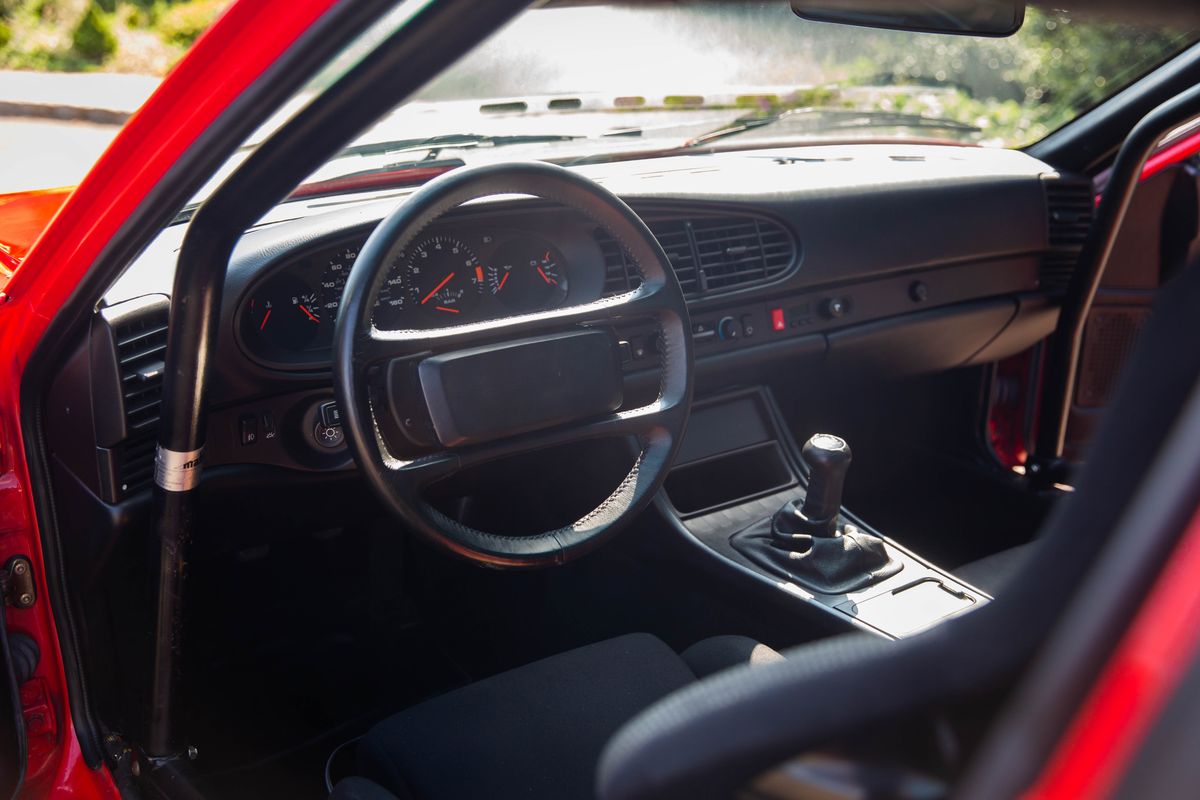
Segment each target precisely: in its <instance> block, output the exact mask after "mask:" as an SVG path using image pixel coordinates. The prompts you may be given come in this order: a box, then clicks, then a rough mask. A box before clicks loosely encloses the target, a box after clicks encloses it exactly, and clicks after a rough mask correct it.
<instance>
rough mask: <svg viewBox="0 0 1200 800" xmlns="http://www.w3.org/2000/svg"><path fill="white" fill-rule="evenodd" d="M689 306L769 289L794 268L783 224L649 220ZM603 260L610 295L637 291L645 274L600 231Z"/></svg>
mask: <svg viewBox="0 0 1200 800" xmlns="http://www.w3.org/2000/svg"><path fill="white" fill-rule="evenodd" d="M645 220H646V225H647V226H648V227H649V228H650V232H651V233H653V234H654V238H656V239H658V243H659V244H660V245H662V248H663V250H664V251H665V252H666V254H667V258H668V259H669V260H670V262H671V268H672V270H674V272H675V276H676V277H677V278H678V279H679V285H680V286H681V287H682V288H683V293H684V296H685V297H687V298H688V299H689V300H692V299H697V298H701V297H710V296H713V295H717V294H723V293H725V292H730V291H733V290H735V289H744V288H747V287H750V286H758V285H761V284H764V283H769V282H771V281H774V280H776V279H778V278H781V277H783V276H784V275H786V274H787V273H788V272H789V271H790V270H791V269H792V267H793V266H794V265H795V263H796V254H797V247H796V242H795V240H794V239H793V238H792V236H791V234H790V233H789V232H788V231H787V229H786V228H784V227H783V226H782V225H780V224H779V223H777V222H775V221H773V220H771V219H768V218H766V217H760V216H755V215H749V214H746V215H730V216H724V215H722V216H715V215H695V216H674V215H673V216H665V215H647V216H646V217H645ZM595 235H596V240H597V242H598V244H599V245H600V249H601V251H602V252H603V254H604V264H605V285H604V290H605V294H606V295H612V294H618V293H620V292H624V291H628V290H630V289H633V288H636V287H637V286H638V285H639V284H640V283H641V272H640V270H639V269H638V267H637V265H636V264H635V263H634V261H633V258H632V257H631V256H630V255H629V253H628V252H626V251H625V249H624V248H623V247H621V246H620V245H619V244H618V243H617V242H616V241H615V240H614V239H613V238H612V236H611V235H609V234H608V233H607V232H606V231H604V230H603V229H601V228H597V229H596V232H595Z"/></svg>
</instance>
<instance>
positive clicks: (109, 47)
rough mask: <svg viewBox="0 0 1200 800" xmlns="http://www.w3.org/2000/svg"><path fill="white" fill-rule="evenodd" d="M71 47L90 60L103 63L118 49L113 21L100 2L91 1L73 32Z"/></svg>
mask: <svg viewBox="0 0 1200 800" xmlns="http://www.w3.org/2000/svg"><path fill="white" fill-rule="evenodd" d="M71 48H72V49H73V50H74V51H75V52H76V53H78V54H79V55H80V56H81V57H82V58H84V59H86V60H88V61H94V62H96V63H101V62H103V61H104V59H106V58H107V57H108V56H110V55H112V54H113V53H115V52H116V51H117V37H116V35H115V34H113V29H112V23H111V22H110V21H109V17H108V15H107V14H105V13H104V11H103V10H101V8H100V6H99V4H97V3H94V2H93V3H89V4H88V7H87V10H86V11H84V12H83V17H82V18H81V19H80V20H79V24H78V25H76V26H75V30H74V32H72V34H71Z"/></svg>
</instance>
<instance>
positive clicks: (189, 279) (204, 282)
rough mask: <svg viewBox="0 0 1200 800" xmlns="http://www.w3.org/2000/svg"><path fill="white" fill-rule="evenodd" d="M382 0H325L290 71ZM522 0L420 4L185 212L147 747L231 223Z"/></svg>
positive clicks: (168, 687) (176, 618)
mask: <svg viewBox="0 0 1200 800" xmlns="http://www.w3.org/2000/svg"><path fill="white" fill-rule="evenodd" d="M392 5H394V3H393V2H392V0H368V1H367V2H360V3H342V4H338V5H337V6H335V10H334V11H332V12H330V13H331V15H334V16H337V19H338V20H340V24H335V25H331V26H329V27H328V28H326V29H324V33H325V38H320V39H319V40H318V41H317V42H310V45H311V46H312V47H313V48H315V50H316V56H319V57H314V58H310V59H309V60H308V61H306V62H305V65H304V66H305V68H306V69H307V70H308V71H306V72H304V73H302V74H301V75H300V76H299V78H298V79H297V78H295V77H293V78H289V80H292V81H293V82H295V81H296V80H299V81H301V82H302V81H303V79H304V76H306V75H309V74H311V73H312V72H315V70H316V69H317V68H319V67H320V66H322V65H323V64H324V63H325V62H326V61H328V60H329V58H331V57H332V56H334V55H335V54H336V53H337V52H338V51H339V50H341V49H342V47H344V46H345V45H346V44H347V43H349V42H350V41H351V40H352V38H353V37H354V36H356V35H357V34H359V33H360V32H361V31H363V30H365V29H366V28H367V26H368V25H370V24H371V23H373V22H375V21H377V20H378V19H379V18H380V17H381V16H382V15H383V14H384V13H385V12H386V10H387V9H388V8H390V7H391V6H392ZM526 5H528V3H527V2H526V0H503V2H488V3H478V2H474V0H440V1H439V2H431V3H429V4H427V5H425V6H423V7H421V8H420V9H419V10H417V11H415V12H414V13H413V15H412V16H411V17H410V18H409V19H408V20H407V21H405V22H404V24H403V25H402V26H401V27H400V28H399V30H397V31H396V32H394V33H393V34H392V35H391V36H390V37H389V38H388V40H387V41H385V42H384V43H382V44H381V45H379V46H378V47H377V48H375V49H374V50H373V51H372V52H370V53H369V54H368V55H367V56H365V57H364V58H363V59H362V60H361V61H359V62H358V63H357V64H355V66H354V67H353V68H352V69H350V70H349V71H348V72H347V73H346V74H345V75H343V76H342V77H341V78H340V79H339V80H338V81H337V83H336V84H334V86H332V87H331V88H329V89H328V90H326V91H325V92H323V93H322V94H321V95H319V96H318V97H317V98H316V99H314V100H313V101H312V102H311V103H309V104H308V105H307V106H305V107H304V108H303V109H301V110H300V111H299V112H297V113H296V115H295V116H294V117H292V118H291V119H290V120H289V121H288V122H287V123H286V124H285V125H284V126H283V127H282V128H280V129H279V130H278V131H277V132H276V133H275V134H274V135H273V136H271V138H269V139H267V140H266V141H265V142H263V143H262V144H261V145H259V146H258V147H257V149H255V150H254V152H253V153H251V154H250V156H249V157H248V158H247V159H246V160H245V161H244V162H243V163H242V164H241V166H240V167H239V168H238V169H237V170H236V171H235V172H234V173H233V174H232V175H230V176H229V177H228V178H227V179H226V180H225V182H224V183H222V184H221V186H220V187H218V188H217V190H216V191H215V192H213V194H212V195H211V196H210V197H209V198H208V199H207V200H206V201H205V202H204V204H203V205H202V206H201V207H200V208H199V210H198V211H197V212H196V215H195V216H194V217H193V218H192V221H191V224H190V226H189V228H188V231H187V234H186V236H185V238H184V242H183V247H182V249H181V250H180V253H179V261H178V265H177V267H176V272H175V283H174V288H173V289H172V310H171V320H170V323H169V329H168V335H167V354H166V368H165V370H164V374H163V400H162V409H163V411H162V413H163V416H162V423H161V427H160V429H159V434H158V449H157V452H156V458H155V487H154V508H153V512H152V518H151V538H150V546H151V549H152V551H153V552H152V554H151V558H150V568H151V573H150V587H151V592H152V595H153V607H152V614H153V622H152V625H151V629H150V631H149V648H150V651H151V652H150V655H149V659H148V660H149V664H148V675H147V676H146V687H147V688H146V695H145V699H144V705H145V708H144V709H143V718H144V725H145V731H144V734H143V737H142V741H141V742H140V744H141V746H142V749H143V750H144V752H145V753H146V755H147V756H149V757H150V758H151V759H172V758H177V757H178V756H179V755H180V754H181V753H183V752H184V751H185V749H186V742H185V741H184V739H183V737H182V735H181V733H180V731H179V730H178V720H177V718H176V717H175V715H174V711H175V709H176V708H177V706H178V696H179V682H180V677H181V675H180V672H181V670H180V666H181V656H182V649H181V648H182V641H183V630H182V628H183V592H184V584H185V577H186V567H187V559H188V548H189V546H190V542H191V537H192V532H193V529H194V527H195V489H196V487H197V486H198V485H199V476H200V469H201V467H202V465H203V458H204V444H205V438H206V431H207V406H208V380H209V363H210V360H211V357H212V355H213V354H214V353H215V352H216V344H217V338H218V324H219V321H220V312H221V297H222V292H223V289H224V286H225V271H226V269H227V267H228V264H229V260H230V257H231V256H232V254H233V249H234V246H235V245H236V244H237V242H238V240H239V239H240V238H241V235H242V232H243V231H245V230H246V229H247V228H249V227H250V226H251V225H253V224H254V223H255V222H256V221H257V220H258V219H260V218H261V217H262V216H263V215H264V214H266V213H267V212H268V211H270V210H271V208H273V207H274V206H275V205H276V204H277V203H279V202H280V201H281V200H283V199H284V198H285V197H286V196H287V194H288V193H289V192H290V191H291V190H292V189H293V188H294V187H295V185H296V183H297V182H298V181H299V180H300V179H302V178H303V177H304V176H305V175H308V174H311V173H312V172H314V171H315V170H316V169H317V168H318V167H320V166H321V165H322V164H324V163H325V162H326V161H327V160H329V158H331V157H332V156H333V155H334V154H336V152H337V151H338V149H339V148H340V147H341V146H343V145H344V143H345V142H347V141H348V140H350V139H351V138H353V137H354V136H356V135H358V134H359V133H361V132H362V131H364V130H366V128H367V127H368V126H369V125H370V124H371V123H372V122H374V121H375V119H376V118H378V117H379V116H380V114H382V113H383V112H384V111H386V110H387V109H389V108H391V107H392V106H394V105H396V104H397V103H399V102H401V101H402V100H404V99H405V98H407V97H408V96H409V95H411V94H412V93H414V92H415V91H417V90H418V89H420V88H421V86H423V85H424V84H425V83H426V82H427V81H428V80H429V79H430V78H432V77H434V76H435V75H437V74H438V73H439V72H441V71H442V70H444V69H445V68H446V67H448V66H450V64H452V63H453V62H454V61H456V60H457V58H458V55H459V54H460V53H464V52H467V51H468V50H470V49H471V48H473V47H474V46H475V45H477V44H479V43H480V42H481V41H482V40H483V39H484V38H486V37H487V36H488V35H490V34H491V33H492V32H493V31H495V30H496V28H498V27H499V26H500V25H502V24H503V23H505V22H507V21H508V20H509V19H510V18H511V17H512V16H514V15H515V14H516V13H517V12H518V11H520V10H521V9H523V8H524V7H525V6H526ZM309 38H311V37H309ZM310 55H312V54H310Z"/></svg>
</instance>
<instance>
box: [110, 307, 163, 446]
mask: <svg viewBox="0 0 1200 800" xmlns="http://www.w3.org/2000/svg"><path fill="white" fill-rule="evenodd" d="M113 333H114V334H115V335H116V340H117V362H118V363H119V364H120V374H121V398H122V403H121V405H122V408H124V411H125V428H126V432H127V434H128V436H129V438H134V437H137V436H142V435H145V434H149V433H154V432H156V431H157V430H158V414H159V406H160V405H161V404H162V376H163V366H164V360H165V359H166V355H167V313H166V311H165V310H161V311H157V312H149V313H146V314H142V315H139V316H137V317H134V318H132V319H128V320H123V321H122V322H120V323H118V324H117V326H116V328H115V330H114V331H113Z"/></svg>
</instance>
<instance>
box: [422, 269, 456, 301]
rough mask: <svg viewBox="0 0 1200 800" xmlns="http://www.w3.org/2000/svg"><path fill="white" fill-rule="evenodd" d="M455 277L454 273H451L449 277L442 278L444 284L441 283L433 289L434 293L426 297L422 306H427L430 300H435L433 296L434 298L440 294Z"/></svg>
mask: <svg viewBox="0 0 1200 800" xmlns="http://www.w3.org/2000/svg"><path fill="white" fill-rule="evenodd" d="M453 277H454V273H453V272H451V273H450V274H449V275H447V276H446V277H444V278H442V282H441V283H439V284H438V285H437V286H435V287H433V291H432V292H430V293H429V294H427V295H425V299H424V300H422V301H421V305H425V304H426V303H428V302H429V301H430V300H432V299H433V296H434V295H435V294H437V293H438V292H440V291H441V290H442V287H443V286H445V285H446V284H447V283H449V282H450V280H451V279H452V278H453Z"/></svg>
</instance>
